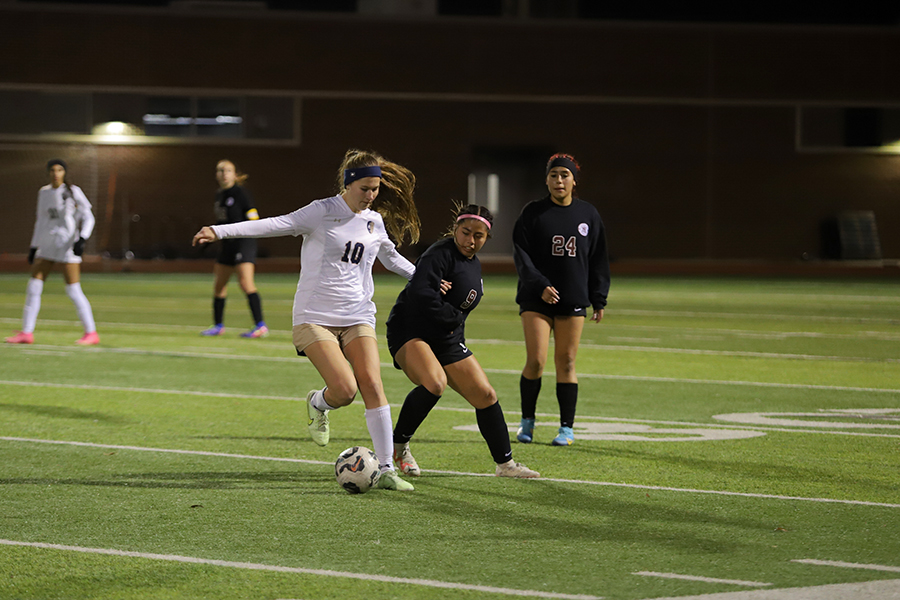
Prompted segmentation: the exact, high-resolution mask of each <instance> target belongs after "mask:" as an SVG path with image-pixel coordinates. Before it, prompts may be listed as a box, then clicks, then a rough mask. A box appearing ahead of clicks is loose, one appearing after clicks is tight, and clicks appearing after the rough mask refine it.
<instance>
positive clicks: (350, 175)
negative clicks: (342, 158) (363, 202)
mask: <svg viewBox="0 0 900 600" xmlns="http://www.w3.org/2000/svg"><path fill="white" fill-rule="evenodd" d="M363 177H381V167H379V166H377V165H376V166H374V167H359V168H356V169H344V187H347V186H348V185H350V184H351V183H353V182H354V181H356V180H357V179H362V178H363Z"/></svg>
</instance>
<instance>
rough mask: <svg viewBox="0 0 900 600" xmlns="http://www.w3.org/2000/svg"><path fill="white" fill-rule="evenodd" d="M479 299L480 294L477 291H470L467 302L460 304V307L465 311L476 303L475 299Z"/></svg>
mask: <svg viewBox="0 0 900 600" xmlns="http://www.w3.org/2000/svg"><path fill="white" fill-rule="evenodd" d="M477 297H478V292H476V291H475V290H469V295H468V296H466V300H465V302H463V303H462V304H460V305H459V307H460V308H461V309H463V310H466V309H467V308H469V307H470V306H472V303H473V302H475V298H477Z"/></svg>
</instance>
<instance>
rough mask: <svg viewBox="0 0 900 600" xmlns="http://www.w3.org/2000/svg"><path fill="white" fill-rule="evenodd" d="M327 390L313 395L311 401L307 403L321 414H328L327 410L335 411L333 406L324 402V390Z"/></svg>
mask: <svg viewBox="0 0 900 600" xmlns="http://www.w3.org/2000/svg"><path fill="white" fill-rule="evenodd" d="M327 389H328V388H322V389H321V390H319V391H317V392H316V393H315V394H313V397H312V400H310V401H309V403H310V404H312V405H313V408H317V409H319V410H321V411H322V412H328V411H329V410H337V408H335V407H334V406H331V405H330V404H328V403H327V402H325V390H327Z"/></svg>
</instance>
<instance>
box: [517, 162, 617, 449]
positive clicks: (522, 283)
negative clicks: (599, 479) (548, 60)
mask: <svg viewBox="0 0 900 600" xmlns="http://www.w3.org/2000/svg"><path fill="white" fill-rule="evenodd" d="M580 170H581V167H580V166H579V164H578V162H577V161H576V160H575V159H574V158H573V157H572V156H569V155H568V154H554V155H553V156H551V157H550V160H549V161H547V170H546V182H547V189H548V190H549V191H550V194H549V195H548V196H547V197H545V198H543V199H541V200H535V201H534V202H530V203H529V204H527V205H526V206H525V208H523V209H522V214H521V215H519V219H518V220H517V221H516V225H515V228H514V230H513V243H514V247H515V249H514V257H515V262H516V271H518V274H519V285H518V290H517V293H516V303H517V304H518V305H519V315H520V316H521V318H522V327H523V329H524V330H525V351H526V355H527V357H526V360H525V368H524V369H522V377H521V379H520V380H519V390H520V393H521V398H522V422H521V425H520V427H519V431H518V433H517V434H516V439H517V440H519V441H520V442H524V443H529V442H531V441H532V439H534V417H535V407H536V405H537V398H538V394H539V393H540V391H541V376H542V375H543V373H544V364H545V363H546V362H547V348H548V346H549V344H550V332H551V331H552V332H553V336H554V338H555V339H556V348H555V350H554V357H553V359H554V362H555V363H556V398H557V400H558V401H559V421H560V423H559V424H560V427H559V434H558V435H557V436H556V437H555V438H554V439H553V441H552V444H553V445H554V446H569V445H571V444H572V442H573V441H574V439H575V436H574V434H573V432H572V425H573V424H574V422H575V405H576V403H577V401H578V378H577V375H576V373H575V356H576V354H577V352H578V343H579V341H580V340H581V331H582V328H583V327H584V320H585V318H586V316H587V310H588V309H589V308H591V307H593V314H592V315H591V321H594V322H599V321H600V320H601V319H602V318H603V307H605V306H606V297H607V294H608V293H609V256H608V254H607V251H606V233H605V231H604V228H603V221H601V220H600V214H599V213H598V212H597V209H596V208H594V207H593V206H592V205H590V204H588V203H587V202H585V201H583V200H581V199H579V198H577V197H575V195H574V191H575V186H576V185H577V183H578V176H579V172H580Z"/></svg>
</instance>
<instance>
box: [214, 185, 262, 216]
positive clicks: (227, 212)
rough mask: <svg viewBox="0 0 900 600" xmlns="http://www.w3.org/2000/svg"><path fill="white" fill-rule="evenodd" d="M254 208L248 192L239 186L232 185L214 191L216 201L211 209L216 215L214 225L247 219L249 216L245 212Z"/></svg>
mask: <svg viewBox="0 0 900 600" xmlns="http://www.w3.org/2000/svg"><path fill="white" fill-rule="evenodd" d="M254 208H255V207H254V206H253V200H252V199H251V198H250V193H249V192H248V191H247V190H245V189H244V188H242V187H241V186H239V185H233V186H231V187H230V188H228V189H225V190H219V191H218V192H216V203H215V206H214V209H213V210H214V211H215V215H216V225H227V224H229V223H241V222H242V221H249V220H251V218H250V217H248V216H247V213H248V212H250V211H251V210H253V209H254ZM254 214H255V213H254Z"/></svg>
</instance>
